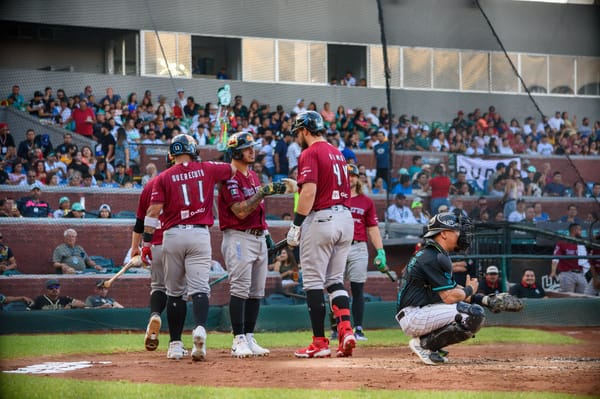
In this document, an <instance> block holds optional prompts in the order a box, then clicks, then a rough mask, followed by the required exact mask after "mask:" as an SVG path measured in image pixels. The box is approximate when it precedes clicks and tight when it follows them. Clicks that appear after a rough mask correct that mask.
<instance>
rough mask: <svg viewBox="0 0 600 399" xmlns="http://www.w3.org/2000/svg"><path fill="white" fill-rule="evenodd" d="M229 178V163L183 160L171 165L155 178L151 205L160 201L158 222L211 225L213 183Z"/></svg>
mask: <svg viewBox="0 0 600 399" xmlns="http://www.w3.org/2000/svg"><path fill="white" fill-rule="evenodd" d="M230 177H231V165H229V164H228V163H221V162H189V163H188V162H186V163H182V164H177V165H173V166H172V167H170V168H169V169H167V170H165V171H164V172H162V173H161V174H160V175H158V176H157V177H156V181H155V182H154V187H153V189H152V197H151V199H150V202H151V203H152V204H164V206H163V209H162V212H163V213H162V217H161V225H162V228H163V230H168V229H170V228H171V227H173V226H176V225H178V224H204V225H207V226H212V225H213V224H214V217H213V212H212V208H213V198H214V190H215V184H216V183H218V182H220V181H224V180H227V179H229V178H230Z"/></svg>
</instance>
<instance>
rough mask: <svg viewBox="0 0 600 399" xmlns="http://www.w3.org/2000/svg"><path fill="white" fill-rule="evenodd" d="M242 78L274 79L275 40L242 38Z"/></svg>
mask: <svg viewBox="0 0 600 399" xmlns="http://www.w3.org/2000/svg"><path fill="white" fill-rule="evenodd" d="M242 61H243V65H244V66H243V68H242V70H243V76H242V79H243V80H258V81H266V82H273V81H275V40H271V39H243V40H242Z"/></svg>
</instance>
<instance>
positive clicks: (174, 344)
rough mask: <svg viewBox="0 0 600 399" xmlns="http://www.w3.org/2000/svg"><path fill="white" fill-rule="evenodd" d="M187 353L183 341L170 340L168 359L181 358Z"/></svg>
mask: <svg viewBox="0 0 600 399" xmlns="http://www.w3.org/2000/svg"><path fill="white" fill-rule="evenodd" d="M185 355H186V350H185V349H184V348H183V342H181V341H171V342H169V350H168V351H167V359H173V360H181V359H183V357H184V356H185Z"/></svg>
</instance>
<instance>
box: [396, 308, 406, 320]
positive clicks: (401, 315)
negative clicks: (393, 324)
mask: <svg viewBox="0 0 600 399" xmlns="http://www.w3.org/2000/svg"><path fill="white" fill-rule="evenodd" d="M403 317H404V310H401V311H400V312H398V314H397V315H396V320H398V322H400V320H402V318H403Z"/></svg>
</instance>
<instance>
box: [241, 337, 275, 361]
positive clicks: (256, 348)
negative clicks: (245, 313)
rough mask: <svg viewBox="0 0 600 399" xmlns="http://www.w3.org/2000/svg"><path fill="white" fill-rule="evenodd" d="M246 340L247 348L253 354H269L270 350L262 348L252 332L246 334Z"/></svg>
mask: <svg viewBox="0 0 600 399" xmlns="http://www.w3.org/2000/svg"><path fill="white" fill-rule="evenodd" d="M246 342H247V343H248V348H250V350H251V351H252V354H253V355H254V356H269V353H271V351H270V350H268V349H267V348H263V347H262V346H260V345H259V344H258V343H257V342H256V339H254V334H253V333H248V334H246Z"/></svg>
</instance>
